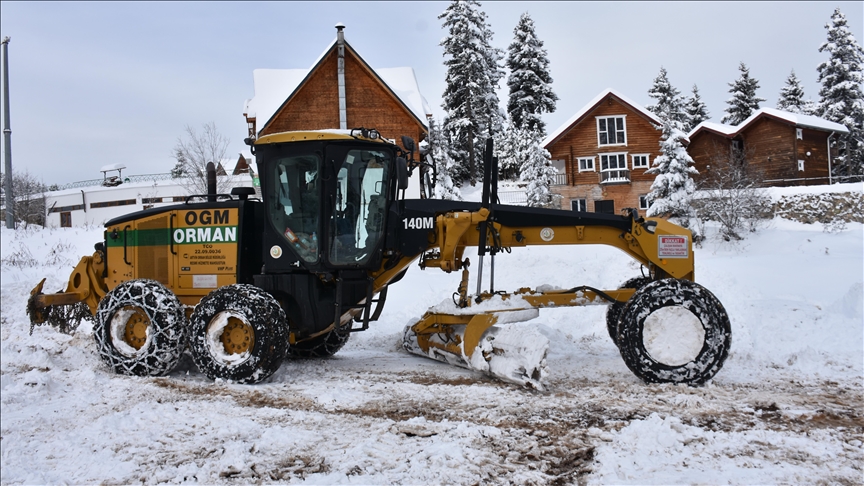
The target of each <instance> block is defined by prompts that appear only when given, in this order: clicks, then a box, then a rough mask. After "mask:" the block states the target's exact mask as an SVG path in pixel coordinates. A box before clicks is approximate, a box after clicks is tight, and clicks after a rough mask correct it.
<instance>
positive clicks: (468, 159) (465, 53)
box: [438, 0, 504, 186]
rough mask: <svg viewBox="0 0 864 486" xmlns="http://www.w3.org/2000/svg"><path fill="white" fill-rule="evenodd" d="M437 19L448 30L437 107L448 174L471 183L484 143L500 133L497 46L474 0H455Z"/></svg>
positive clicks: (479, 168)
mask: <svg viewBox="0 0 864 486" xmlns="http://www.w3.org/2000/svg"><path fill="white" fill-rule="evenodd" d="M438 18H439V19H443V20H444V23H443V25H442V27H444V28H445V29H446V30H447V32H448V34H447V36H446V37H444V39H443V40H442V41H441V44H440V45H441V46H443V47H444V57H445V60H444V65H445V66H447V80H446V81H447V87H446V88H445V90H444V94H443V99H444V101H443V103H442V107H443V108H444V110H445V112H446V113H447V114H446V116H445V118H444V123H443V131H444V133H445V136H446V138H447V144H448V153H449V156H450V158H451V159H452V160H453V161H455V162H456V163H457V165H455V166H454V169H456V170H454V171H453V172H452V173H451V174H450V175H451V178H452V180H453V183H454V184H455V185H456V186H461V185H462V183H463V182H465V181H469V182H470V183H471V185H474V184H475V183H476V182H477V180H478V179H479V178H480V176H481V174H482V161H483V149H484V148H485V141H486V139H487V138H489V137H490V136H493V135H494V134H495V133H498V132H500V131H502V126H503V119H504V116H503V113H502V112H501V110H500V109H499V108H498V95H497V94H496V92H495V90H496V89H497V88H498V82H499V81H500V79H501V78H502V77H503V75H504V72H503V71H502V70H501V68H500V66H499V63H500V61H501V57H502V52H501V49H498V48H494V47H492V46H491V41H492V31H491V30H490V27H489V25H488V24H487V23H486V14H485V13H484V12H483V11H481V10H480V3H479V2H477V1H475V0H454V1H453V2H451V3H450V5H449V6H448V7H447V10H445V11H444V12H443V13H442V14H441V15H439V16H438Z"/></svg>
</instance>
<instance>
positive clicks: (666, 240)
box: [657, 235, 690, 258]
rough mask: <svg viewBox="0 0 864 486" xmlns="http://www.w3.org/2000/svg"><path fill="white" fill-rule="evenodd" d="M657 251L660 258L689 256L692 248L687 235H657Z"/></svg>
mask: <svg viewBox="0 0 864 486" xmlns="http://www.w3.org/2000/svg"><path fill="white" fill-rule="evenodd" d="M657 238H658V239H659V240H658V242H657V253H658V255H657V256H658V257H660V258H688V257H689V256H690V251H689V250H690V249H689V246H688V245H687V237H686V236H671V235H660V236H658V237H657Z"/></svg>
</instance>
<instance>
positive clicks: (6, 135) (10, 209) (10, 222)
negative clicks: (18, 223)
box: [3, 36, 15, 229]
mask: <svg viewBox="0 0 864 486" xmlns="http://www.w3.org/2000/svg"><path fill="white" fill-rule="evenodd" d="M10 40H11V39H9V37H8V36H7V37H4V38H3V144H4V145H5V147H6V150H4V152H3V156H4V158H5V161H6V185H5V192H6V228H7V229H15V195H14V194H12V129H11V128H9V41H10Z"/></svg>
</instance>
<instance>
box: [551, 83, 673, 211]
mask: <svg viewBox="0 0 864 486" xmlns="http://www.w3.org/2000/svg"><path fill="white" fill-rule="evenodd" d="M661 124H662V122H661V121H660V119H659V118H657V117H656V116H655V115H654V114H653V113H651V112H650V111H648V110H646V109H645V108H643V107H642V106H640V105H639V104H637V103H635V102H633V101H631V100H630V99H628V98H627V97H625V96H623V95H622V94H620V93H618V92H617V91H615V90H612V89H607V90H605V91H603V92H602V93H600V94H599V95H598V96H597V97H595V98H594V99H593V100H591V101H590V102H589V103H588V104H587V105H585V106H584V107H583V108H582V109H581V110H579V112H577V113H576V114H575V115H574V116H573V117H572V118H570V120H568V121H567V122H566V123H564V124H563V125H561V127H559V128H558V129H557V130H555V132H553V133H552V134H551V135H549V136H548V137H546V139H545V140H544V141H543V146H544V147H545V148H546V150H548V151H549V153H550V154H551V156H552V163H553V165H555V166H556V167H558V168H559V171H560V172H562V174H563V176H562V177H560V178H559V185H554V186H552V192H553V193H555V194H559V195H561V196H562V198H561V204H562V208H563V209H568V208H569V209H573V210H574V211H590V212H599V213H612V214H620V212H621V210H622V209H624V208H640V209H641V210H643V211H644V210H646V209H648V203H647V199H646V197H645V196H646V195H647V194H648V193H649V192H650V190H651V184H652V183H653V182H654V177H655V176H654V175H653V174H645V171H646V170H648V169H649V168H650V167H651V164H652V163H653V162H654V158H655V157H657V156H658V155H660V136H661V134H662V132H661V131H660V130H659V129H658V127H659V126H660V125H661Z"/></svg>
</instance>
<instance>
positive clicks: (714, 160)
mask: <svg viewBox="0 0 864 486" xmlns="http://www.w3.org/2000/svg"><path fill="white" fill-rule="evenodd" d="M731 143H732V141H731V140H730V139H729V138H727V137H725V136H723V135H720V134H717V133H714V132H711V131H708V130H701V131H699V132H697V133H695V134H693V136H692V137H691V138H690V144H689V145H688V146H687V153H688V154H690V158H691V159H693V167H695V168H696V170H697V171H699V174H694V175H693V180H694V181H695V182H696V185H697V186H698V185H699V183H700V182H701V181H702V180H704V178H705V177H706V176H707V175H708V172H709V171H710V170H711V167H712V166H716V165H717V164H718V162H725V161H727V160H729V158H730V154H731V149H732V146H731Z"/></svg>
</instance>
